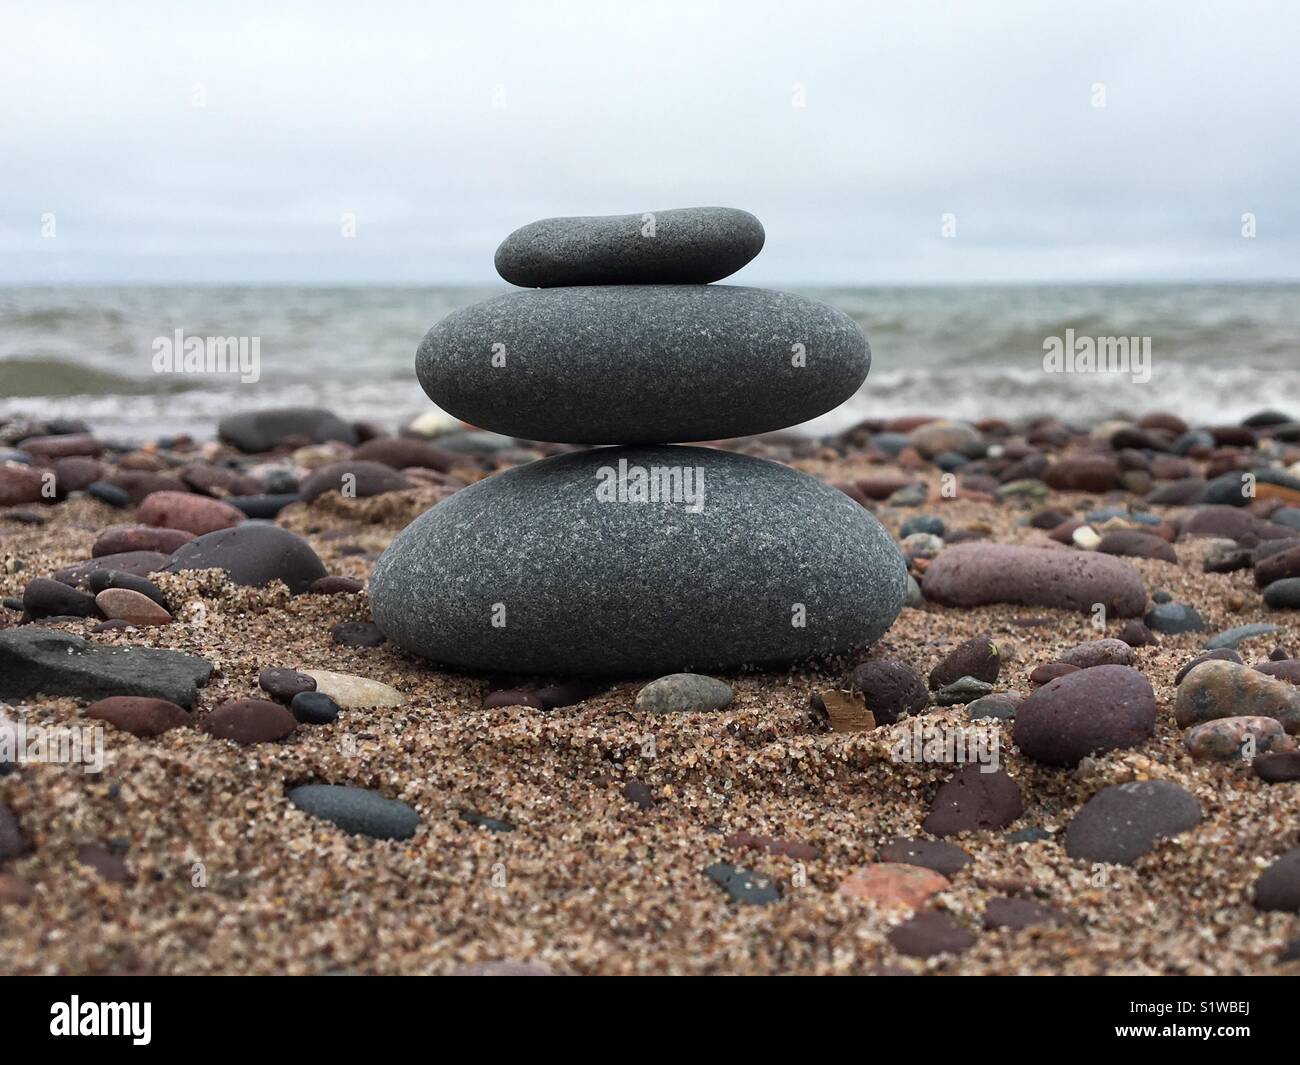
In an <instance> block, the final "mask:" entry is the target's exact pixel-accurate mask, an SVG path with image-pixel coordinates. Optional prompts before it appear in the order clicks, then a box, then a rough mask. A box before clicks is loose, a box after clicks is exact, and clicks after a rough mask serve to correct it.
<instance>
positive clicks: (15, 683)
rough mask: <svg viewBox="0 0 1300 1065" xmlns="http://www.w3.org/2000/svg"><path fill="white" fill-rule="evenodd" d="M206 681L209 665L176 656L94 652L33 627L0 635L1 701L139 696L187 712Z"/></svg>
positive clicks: (126, 649)
mask: <svg viewBox="0 0 1300 1065" xmlns="http://www.w3.org/2000/svg"><path fill="white" fill-rule="evenodd" d="M211 675H212V665H211V664H210V663H208V662H205V661H204V660H203V659H202V658H196V657H194V656H193V655H187V654H181V653H180V652H179V651H163V650H156V649H154V648H151V647H135V646H129V645H128V646H113V647H99V646H96V645H94V644H92V643H88V642H87V641H86V640H84V639H83V638H82V637H80V636H74V635H72V634H71V633H66V632H58V631H56V630H53V629H42V628H37V627H35V626H28V627H25V628H22V629H10V630H3V631H0V699H26V698H28V697H29V696H32V695H36V694H45V695H54V696H58V695H71V696H76V697H78V698H83V699H102V698H107V697H108V696H111V695H143V696H148V697H150V698H156V699H167V700H169V701H171V702H173V703H177V704H179V705H180V706H184V707H191V706H193V705H194V699H195V697H196V695H197V693H198V688H199V686H200V685H203V684H206V683H207V681H208V678H209V677H210V676H211Z"/></svg>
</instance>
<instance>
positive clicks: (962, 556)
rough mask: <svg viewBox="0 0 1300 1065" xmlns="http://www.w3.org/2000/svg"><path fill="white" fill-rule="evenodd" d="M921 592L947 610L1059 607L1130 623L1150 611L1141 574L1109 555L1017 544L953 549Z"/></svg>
mask: <svg viewBox="0 0 1300 1065" xmlns="http://www.w3.org/2000/svg"><path fill="white" fill-rule="evenodd" d="M921 590H922V592H923V593H924V594H925V597H926V598H927V599H930V600H932V601H934V602H937V603H942V604H944V605H947V606H960V607H972V606H985V605H988V604H991V603H1015V604H1018V605H1020V606H1045V607H1059V608H1063V609H1067V610H1079V611H1084V612H1091V611H1092V608H1093V604H1095V603H1102V604H1103V605H1104V606H1105V607H1106V611H1107V613H1108V614H1110V615H1113V616H1115V617H1128V616H1132V615H1136V614H1140V613H1142V611H1143V609H1144V608H1145V607H1146V601H1147V595H1146V588H1145V586H1144V585H1143V583H1142V578H1141V576H1140V575H1139V574H1138V572H1137V571H1136V570H1135V569H1133V567H1132V566H1130V565H1129V564H1128V563H1126V562H1121V561H1120V560H1119V559H1118V558H1114V557H1112V556H1110V555H1097V554H1080V553H1078V552H1074V551H1062V550H1056V549H1051V548H1039V547H1018V546H1014V545H1012V544H989V543H968V544H956V545H953V546H950V547H948V548H947V549H945V550H944V552H943V553H942V554H941V555H940V556H939V557H938V558H937V559H935V560H934V561H933V562H931V563H930V566H929V568H928V569H927V570H926V571H925V578H924V580H923V581H922V583H921Z"/></svg>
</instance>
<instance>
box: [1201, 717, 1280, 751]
mask: <svg viewBox="0 0 1300 1065" xmlns="http://www.w3.org/2000/svg"><path fill="white" fill-rule="evenodd" d="M1285 736H1286V733H1285V732H1284V731H1283V729H1282V725H1281V724H1280V723H1279V722H1277V721H1275V720H1273V718H1271V717H1221V718H1217V719H1215V720H1214V721H1206V722H1205V723H1204V724H1201V725H1196V726H1194V727H1192V728H1190V729H1188V730H1187V732H1186V733H1185V734H1184V735H1183V745H1184V746H1185V747H1186V748H1187V751H1188V753H1189V754H1190V755H1191V756H1192V757H1193V758H1201V759H1206V760H1210V761H1219V762H1227V761H1234V760H1236V759H1239V758H1243V759H1245V760H1247V761H1249V760H1250V759H1251V758H1253V757H1254V755H1255V752H1256V751H1259V752H1265V751H1269V750H1272V749H1273V747H1274V746H1276V745H1277V743H1278V742H1279V741H1280V740H1283V738H1284V737H1285Z"/></svg>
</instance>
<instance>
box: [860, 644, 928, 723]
mask: <svg viewBox="0 0 1300 1065" xmlns="http://www.w3.org/2000/svg"><path fill="white" fill-rule="evenodd" d="M849 686H850V688H851V689H852V690H854V691H858V692H861V693H862V697H863V700H864V702H865V703H866V707H867V709H868V710H870V711H871V714H872V716H873V717H874V718H875V719H876V724H878V725H892V724H894V722H896V721H898V719H899V718H902V717H906V716H908V715H909V714H919V713H920V712H921V711H922V710H924V709H925V708H926V706H927V705H929V702H930V693H929V692H928V691H927V690H926V687H925V681H923V680H922V679H921V678H920V676H919V675H918V674H917V673H916V671H915V670H914V669H912V668H911V667H910V666H907V665H904V664H903V663H902V662H898V661H895V660H894V659H892V658H869V659H867V661H865V662H862V663H859V664H858V665H857V666H856V667H855V668H854V670H853V672H852V673H851V674H850V675H849Z"/></svg>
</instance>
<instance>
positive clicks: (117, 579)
mask: <svg viewBox="0 0 1300 1065" xmlns="http://www.w3.org/2000/svg"><path fill="white" fill-rule="evenodd" d="M86 587H87V588H89V589H90V591H91V592H93V593H94V594H95V595H99V593H100V592H103V591H106V590H108V589H111V588H124V589H126V590H127V591H131V592H135V593H137V594H138V595H142V596H144V597H145V598H146V599H148V600H150V601H151V602H153V603H154V604H155V605H156V606H159V607H161V608H162V609H163V610H166V611H167V612H168V613H169V614H170V613H171V609H170V607H168V605H167V598H166V596H164V595H163V593H162V589H161V588H159V587H158V585H156V584H154V583H153V581H151V580H149V579H147V578H145V577H136V576H134V575H132V574H130V573H123V572H122V571H121V570H115V569H97V570H94V571H93V572H91V573H90V574H89V575H88V576H87V577H86Z"/></svg>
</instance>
